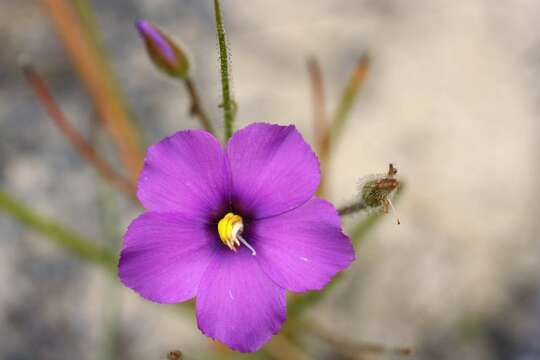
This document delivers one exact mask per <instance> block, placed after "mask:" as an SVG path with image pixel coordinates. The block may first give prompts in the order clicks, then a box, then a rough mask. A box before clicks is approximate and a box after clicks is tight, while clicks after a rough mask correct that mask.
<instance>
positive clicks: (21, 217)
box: [0, 191, 117, 274]
mask: <svg viewBox="0 0 540 360" xmlns="http://www.w3.org/2000/svg"><path fill="white" fill-rule="evenodd" d="M0 211H3V212H5V213H6V214H7V215H9V216H11V217H12V218H14V219H15V220H17V221H19V222H21V223H22V224H24V225H26V226H28V227H30V228H32V229H33V230H35V231H37V232H39V233H41V234H42V235H45V236H46V237H48V238H49V239H50V240H52V242H54V243H56V244H57V245H59V246H60V247H62V248H64V249H66V250H68V251H69V252H70V253H71V254H73V255H75V256H77V257H78V258H80V259H81V260H85V261H89V262H91V263H94V264H99V265H101V266H103V267H104V268H105V269H106V270H107V271H109V272H110V273H111V274H115V273H116V262H117V261H116V254H115V253H113V252H112V251H111V250H109V249H108V248H105V247H103V246H100V245H97V244H96V242H95V241H92V240H90V239H88V238H86V237H84V236H82V235H79V234H78V233H77V232H75V231H73V230H71V229H69V228H67V227H64V226H62V225H60V224H58V223H56V222H55V221H54V220H51V219H49V218H46V217H44V216H42V215H39V214H37V213H36V212H34V210H32V209H30V208H29V207H27V206H25V205H23V204H22V203H20V202H19V201H17V200H16V199H15V198H13V197H12V196H10V195H9V194H8V193H6V192H4V191H0Z"/></svg>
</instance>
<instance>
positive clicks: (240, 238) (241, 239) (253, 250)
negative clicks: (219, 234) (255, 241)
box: [236, 234, 257, 256]
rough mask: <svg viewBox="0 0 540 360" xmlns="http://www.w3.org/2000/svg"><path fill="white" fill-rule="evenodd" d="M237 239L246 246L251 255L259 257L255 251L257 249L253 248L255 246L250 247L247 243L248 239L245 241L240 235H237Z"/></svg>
mask: <svg viewBox="0 0 540 360" xmlns="http://www.w3.org/2000/svg"><path fill="white" fill-rule="evenodd" d="M236 238H237V239H238V240H240V242H241V243H242V244H244V245H246V247H247V248H248V249H249V250H251V255H253V256H255V255H257V252H256V251H255V249H254V248H253V246H251V245H249V243H248V242H247V241H246V239H244V238H243V237H242V236H241V235H240V234H236Z"/></svg>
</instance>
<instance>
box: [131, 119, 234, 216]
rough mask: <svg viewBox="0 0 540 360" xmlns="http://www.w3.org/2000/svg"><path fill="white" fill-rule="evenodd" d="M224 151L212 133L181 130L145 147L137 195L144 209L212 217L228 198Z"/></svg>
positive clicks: (227, 171)
mask: <svg viewBox="0 0 540 360" xmlns="http://www.w3.org/2000/svg"><path fill="white" fill-rule="evenodd" d="M229 193H230V170H229V167H228V163H227V158H226V156H225V152H224V151H223V149H222V148H221V145H220V144H219V142H218V141H217V140H216V138H215V137H214V136H212V135H211V134H209V133H207V132H205V131H202V130H187V131H180V132H177V133H176V134H174V135H172V136H170V137H167V138H165V139H163V140H162V141H160V142H159V143H157V144H155V145H152V146H151V147H150V148H149V149H148V153H147V155H146V158H145V161H144V168H143V171H142V172H141V175H140V177H139V183H138V191H137V196H138V197H139V200H140V201H141V202H142V204H143V205H144V207H145V208H146V209H147V210H152V211H160V212H169V211H173V212H182V213H184V214H191V215H192V216H193V217H198V218H200V219H205V221H207V220H208V219H209V218H212V219H213V218H215V217H217V216H219V215H221V213H222V212H223V211H224V208H225V205H227V204H228V201H229V198H230V195H229Z"/></svg>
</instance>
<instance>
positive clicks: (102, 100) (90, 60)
mask: <svg viewBox="0 0 540 360" xmlns="http://www.w3.org/2000/svg"><path fill="white" fill-rule="evenodd" d="M41 2H42V4H43V6H44V7H45V9H46V10H47V11H48V13H49V15H50V17H51V20H52V22H53V24H54V26H55V27H56V30H57V32H58V34H59V35H60V38H61V39H62V41H63V43H64V46H65V48H66V51H67V52H68V55H69V57H70V58H71V61H72V63H73V65H74V66H75V69H76V71H77V72H78V74H79V76H80V77H81V79H82V81H83V82H84V85H85V86H86V89H87V91H88V92H89V94H90V96H91V98H92V101H93V103H94V105H95V107H96V110H97V113H98V115H99V118H100V119H101V121H102V123H103V124H104V126H105V128H106V130H107V131H108V132H109V134H110V136H111V137H112V139H113V141H114V143H115V145H116V147H117V148H118V151H119V154H120V158H121V160H122V162H123V163H124V165H125V166H126V168H127V169H128V170H129V173H130V177H131V179H132V180H135V179H136V177H137V175H138V173H139V171H140V169H141V167H142V161H143V155H142V152H141V148H140V144H139V138H138V134H137V132H136V131H135V129H134V128H133V126H132V124H131V121H130V118H129V116H128V114H127V111H126V110H125V108H124V106H123V104H122V102H121V100H120V99H119V98H118V96H116V94H115V91H114V87H113V85H112V84H111V83H110V81H109V80H108V78H107V76H106V75H105V72H104V71H103V69H102V66H101V65H100V64H101V62H100V58H99V54H98V51H97V49H95V47H94V46H93V45H92V41H91V40H90V39H89V38H88V34H87V33H86V32H85V31H84V29H83V27H82V25H81V22H80V19H79V18H78V16H77V14H76V13H75V11H74V10H73V8H72V5H70V2H69V1H67V0H41Z"/></svg>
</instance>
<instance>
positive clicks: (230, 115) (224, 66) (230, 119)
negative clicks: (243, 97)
mask: <svg viewBox="0 0 540 360" xmlns="http://www.w3.org/2000/svg"><path fill="white" fill-rule="evenodd" d="M214 13H215V18H216V33H217V39H218V45H219V65H220V69H221V93H222V96H223V103H222V104H221V106H222V107H223V120H224V123H225V141H227V140H229V139H230V137H231V136H232V133H233V131H234V107H235V106H234V101H233V99H232V94H231V87H230V74H229V55H228V49H227V38H226V36H225V29H224V27H223V17H222V12H221V5H220V2H219V0H214Z"/></svg>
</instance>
